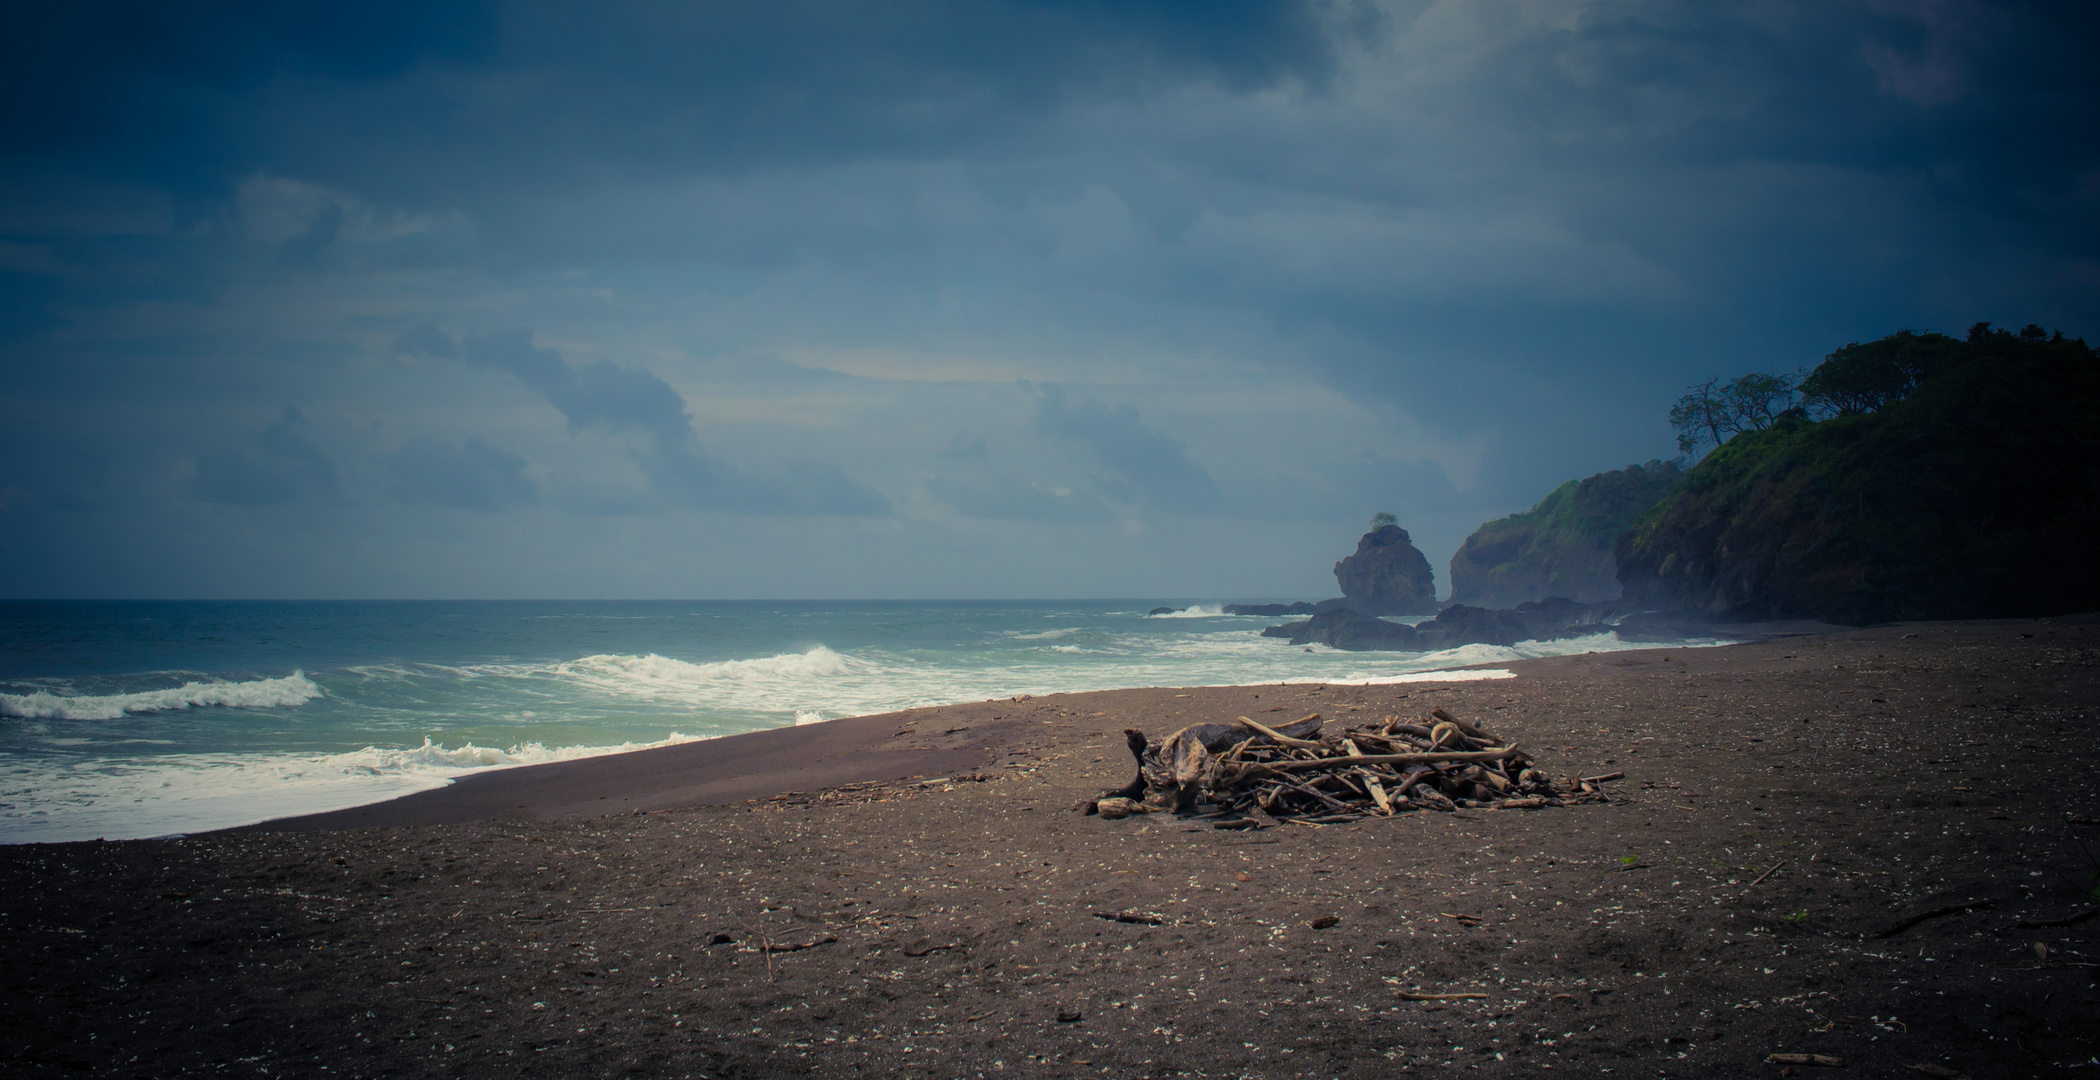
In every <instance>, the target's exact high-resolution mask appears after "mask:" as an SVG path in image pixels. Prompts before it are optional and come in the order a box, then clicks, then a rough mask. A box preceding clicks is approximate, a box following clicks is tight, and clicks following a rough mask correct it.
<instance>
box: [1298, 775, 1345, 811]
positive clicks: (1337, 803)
mask: <svg viewBox="0 0 2100 1080" xmlns="http://www.w3.org/2000/svg"><path fill="white" fill-rule="evenodd" d="M1283 785H1284V786H1285V787H1287V788H1290V789H1292V790H1294V791H1302V792H1304V793H1306V794H1307V795H1310V796H1312V797H1313V798H1315V799H1318V800H1320V801H1321V802H1323V803H1326V804H1327V805H1329V806H1331V807H1333V808H1335V809H1336V810H1347V809H1349V805H1348V804H1347V803H1344V802H1343V801H1341V800H1340V799H1337V798H1335V797H1333V796H1331V795H1329V794H1327V793H1326V792H1324V791H1321V790H1319V789H1317V788H1309V787H1306V786H1305V785H1304V784H1298V783H1293V782H1291V781H1290V780H1288V779H1286V780H1284V782H1283Z"/></svg>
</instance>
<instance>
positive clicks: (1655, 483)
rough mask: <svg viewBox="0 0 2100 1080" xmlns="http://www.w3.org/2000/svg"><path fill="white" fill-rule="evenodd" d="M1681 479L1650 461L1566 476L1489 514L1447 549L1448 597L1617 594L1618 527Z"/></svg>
mask: <svg viewBox="0 0 2100 1080" xmlns="http://www.w3.org/2000/svg"><path fill="white" fill-rule="evenodd" d="M1683 479H1684V470H1682V469H1680V468H1678V467H1677V465H1676V464H1675V463H1674V462H1664V461H1650V462H1648V463H1647V464H1645V465H1628V466H1627V467H1626V468H1624V469H1620V470H1617V471H1614V472H1603V473H1598V474H1597V475H1595V476H1592V477H1589V478H1588V479H1585V480H1579V481H1578V480H1570V481H1568V482H1567V483H1565V484H1562V485H1561V486H1560V487H1558V488H1555V489H1554V490H1553V493H1552V494H1550V495H1548V496H1546V497H1545V498H1544V499H1541V500H1539V503H1538V505H1537V506H1534V507H1532V508H1531V509H1529V510H1527V511H1525V512H1523V513H1521V514H1512V515H1510V516H1509V517H1506V518H1499V519H1497V520H1494V521H1490V522H1488V523H1487V524H1485V525H1482V526H1481V527H1480V528H1478V529H1476V530H1474V531H1473V535H1471V536H1468V537H1466V542H1465V543H1464V544H1462V545H1460V546H1459V549H1458V552H1457V554H1454V555H1453V556H1451V600H1452V602H1453V603H1460V604H1472V605H1477V606H1481V607H1513V606H1515V605H1517V604H1520V603H1524V602H1526V601H1531V600H1540V599H1543V598H1545V597H1549V596H1559V597H1567V598H1570V599H1573V600H1577V601H1580V602H1582V603H1586V604H1593V603H1600V602H1603V601H1609V600H1616V599H1618V598H1619V567H1618V562H1617V559H1616V558H1615V548H1616V545H1617V543H1618V539H1619V537H1620V535H1621V534H1623V533H1625V532H1626V530H1627V529H1629V528H1632V527H1633V524H1634V523H1635V522H1636V521H1638V520H1640V517H1641V515H1642V514H1644V513H1646V512H1647V511H1648V509H1649V508H1650V507H1652V506H1654V505H1655V504H1656V503H1657V502H1659V501H1661V500H1662V499H1663V497H1664V496H1666V495H1668V494H1669V493H1670V492H1671V490H1672V489H1674V488H1676V487H1677V485H1678V483H1679V482H1681V481H1682V480H1683Z"/></svg>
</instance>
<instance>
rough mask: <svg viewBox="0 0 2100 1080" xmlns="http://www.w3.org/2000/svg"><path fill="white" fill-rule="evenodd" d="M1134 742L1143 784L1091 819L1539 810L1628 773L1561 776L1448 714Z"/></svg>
mask: <svg viewBox="0 0 2100 1080" xmlns="http://www.w3.org/2000/svg"><path fill="white" fill-rule="evenodd" d="M1123 734H1124V735H1125V736H1126V737H1127V738H1128V739H1129V741H1130V752H1131V754H1132V755H1134V756H1135V757H1136V758H1137V764H1138V775H1137V779H1135V780H1132V781H1131V782H1130V783H1129V784H1128V785H1125V786H1124V787H1121V788H1118V789H1116V790H1114V791H1107V792H1103V793H1102V794H1101V797H1100V798H1097V799H1094V800H1091V801H1089V802H1087V803H1086V804H1085V805H1084V807H1083V809H1084V810H1085V812H1086V813H1089V814H1095V813H1098V814H1100V815H1101V816H1102V817H1105V818H1120V817H1128V816H1129V815H1131V814H1141V813H1178V814H1200V815H1204V816H1217V817H1219V818H1220V819H1221V820H1219V821H1217V822H1216V823H1215V824H1216V826H1217V827H1218V828H1221V829H1224V828H1243V829H1244V828H1255V827H1257V826H1258V825H1259V824H1260V821H1261V819H1262V818H1264V817H1269V818H1279V819H1294V820H1298V821H1306V822H1312V823H1316V824H1331V823H1334V822H1340V821H1352V820H1355V819H1357V818H1361V817H1366V816H1391V815H1393V814H1399V813H1404V812H1406V811H1409V810H1420V809H1427V810H1443V811H1452V810H1459V809H1463V808H1471V807H1497V808H1506V809H1524V810H1532V809H1537V808H1539V807H1544V806H1558V805H1561V804H1563V803H1565V802H1571V801H1578V800H1583V799H1586V798H1589V797H1592V796H1595V795H1597V793H1598V789H1597V787H1596V785H1597V784H1601V783H1603V782H1604V781H1606V780H1612V779H1617V778H1618V775H1619V774H1612V775H1610V776H1593V777H1584V778H1577V777H1562V778H1559V779H1552V778H1549V777H1547V776H1546V775H1545V774H1544V773H1542V772H1540V771H1539V770H1538V769H1536V768H1534V767H1532V764H1531V761H1530V758H1529V757H1528V756H1527V755H1526V754H1525V753H1524V752H1523V751H1522V750H1520V749H1518V748H1517V747H1516V745H1515V744H1514V743H1511V742H1509V741H1507V740H1505V739H1501V738H1498V737H1496V736H1494V735H1491V734H1489V733H1488V732H1486V731H1484V730H1482V729H1481V728H1478V727H1475V726H1474V725H1472V724H1468V723H1466V722H1465V721H1463V720H1460V719H1459V718H1458V717H1456V716H1453V715H1451V714H1450V713H1448V712H1446V711H1444V710H1443V709H1437V710H1435V711H1434V712H1432V713H1431V714H1430V715H1429V716H1427V717H1424V718H1423V719H1422V720H1421V721H1420V722H1415V723H1410V722H1406V721H1402V720H1401V719H1400V718H1398V717H1387V718H1386V719H1384V720H1383V721H1381V722H1379V723H1376V724H1369V725H1365V726H1362V727H1355V728H1350V729H1347V730H1345V731H1344V732H1343V733H1342V734H1340V735H1327V736H1324V737H1323V736H1322V735H1321V733H1320V714H1318V713H1314V714H1312V715H1311V716H1307V717H1305V718H1304V719H1301V720H1297V721H1293V722H1292V723H1288V724H1284V725H1281V726H1279V727H1274V728H1271V727H1267V726H1264V725H1262V724H1260V723H1257V722H1256V721H1253V720H1250V719H1248V718H1247V717H1244V716H1242V717H1240V718H1239V719H1238V720H1237V721H1236V722H1234V723H1230V724H1195V725H1192V726H1190V727H1185V728H1182V729H1181V730H1180V731H1177V732H1175V733H1173V734H1172V735H1169V736H1167V737H1166V738H1165V739H1163V740H1161V741H1159V742H1157V743H1154V742H1151V741H1149V740H1147V739H1146V738H1145V734H1144V733H1143V732H1141V731H1138V730H1135V729H1129V730H1126V731H1124V733H1123Z"/></svg>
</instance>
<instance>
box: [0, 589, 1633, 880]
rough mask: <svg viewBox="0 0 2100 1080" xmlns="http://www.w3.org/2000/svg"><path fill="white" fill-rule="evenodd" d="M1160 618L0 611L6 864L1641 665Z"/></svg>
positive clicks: (1118, 605)
mask: <svg viewBox="0 0 2100 1080" xmlns="http://www.w3.org/2000/svg"><path fill="white" fill-rule="evenodd" d="M1158 603H1159V602H1158V601H1041V602H1037V601H982V602H939V601H932V602H928V601H909V602H906V601H888V602H883V601H859V602H831V603H826V602H726V601H707V602H669V601H663V602H624V601H622V602H613V601H607V602H401V603H383V602H165V603H161V602H108V603H83V602H65V603H8V604H0V842H26V841H46V840H77V839H90V838H94V837H104V838H108V839H120V838H132V837H142V836H159V835H167V834H171V833H181V832H194V831H199V830H203V829H211V828H223V827H227V826H232V825H238V824H244V823H248V822H253V821H260V820H266V819H269V818H273V817H281V816H285V815H288V814H297V813H309V812H314V811H318V810H325V809H335V808H339V807H344V806H355V805H359V804H362V803H367V802H373V801H377V800H379V799H385V798H391V797H394V796H397V795H401V794H405V793H407V792H410V791H415V790H420V789H423V788H427V787H432V786H437V785H440V784H444V783H447V782H449V780H450V779H451V778H453V777H457V776H460V775H464V774H466V773H469V772H471V771H474V770H478V769H489V768H503V767H510V766H515V765H520V764H529V763H533V762H539V761H552V760H559V759H563V758H572V757H582V756H589V755H593V754H602V753H611V752H618V751H621V750H631V749H639V748H642V747H647V746H657V745H664V744H667V743H672V742H681V741H689V740H693V739H705V738H711V737H715V736H720V735H726V734H733V733H736V732H741V731H751V730H756V729H759V728H768V727H778V726H782V725H787V724H796V723H805V724H806V723H816V722H820V721H824V720H832V719H837V718H839V717H843V716H858V715H865V714H868V713H876V712H886V711H889V710H893V709H902V708H910V707H914V706H922V705H937V704H945V703H950V702H957V701H973V700H983V699H986V698H992V697H1007V696H1011V695H1014V694H1045V693H1057V692H1067V691H1082V690H1102V689H1112V688H1118V687H1131V686H1199V685H1233V684H1244V683H1262V682H1281V681H1294V682H1360V681H1366V680H1392V679H1403V678H1406V677H1408V676H1409V675H1410V674H1413V673H1419V672H1423V671H1432V670H1437V669H1443V668H1451V667H1456V666H1460V665H1468V664H1480V663H1494V662H1498V661H1503V660H1509V659H1516V658H1520V657H1525V656H1540V655H1550V654H1553V653H1563V652H1581V651H1585V650H1591V649H1610V648H1628V647H1633V646H1627V645H1622V644H1620V643H1619V642H1618V641H1617V639H1616V638H1615V637H1613V636H1612V635H1611V634H1609V633H1605V634H1601V635H1598V636H1595V637H1589V638H1582V639H1577V640H1572V641H1560V642H1551V643H1525V644H1521V645H1519V646H1518V647H1516V648H1513V649H1500V648H1492V647H1487V646H1468V647H1466V648H1462V649H1455V650H1449V651H1447V652H1442V653H1427V654H1411V653H1348V652H1338V651H1335V650H1331V649H1326V648H1319V647H1315V648H1312V649H1310V650H1307V649H1302V648H1292V647H1290V646H1288V645H1285V644H1283V643H1282V642H1280V641H1277V640H1276V639H1273V638H1263V637H1261V636H1260V632H1261V629H1262V628H1263V627H1265V626H1269V625H1273V624H1274V623H1275V622H1277V621H1278V620H1276V619H1272V618H1254V617H1235V616H1226V615H1221V614H1219V613H1218V608H1217V606H1216V605H1211V606H1208V607H1202V606H1198V607H1194V608H1190V609H1187V610H1182V611H1177V612H1176V613H1175V614H1174V615H1171V616H1149V615H1147V614H1146V611H1147V610H1148V609H1150V608H1151V607H1153V606H1156V605H1157V604H1158Z"/></svg>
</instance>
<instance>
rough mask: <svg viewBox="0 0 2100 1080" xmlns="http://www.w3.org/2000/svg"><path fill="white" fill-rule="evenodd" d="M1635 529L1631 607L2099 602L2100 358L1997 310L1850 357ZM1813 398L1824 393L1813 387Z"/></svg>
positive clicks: (1732, 443)
mask: <svg viewBox="0 0 2100 1080" xmlns="http://www.w3.org/2000/svg"><path fill="white" fill-rule="evenodd" d="M1804 389H1807V390H1809V391H1811V394H1812V395H1813V394H1815V393H1818V392H1820V393H1823V394H1824V395H1825V397H1824V398H1823V399H1822V400H1823V401H1824V402H1826V403H1829V402H1835V403H1836V404H1835V405H1834V406H1832V407H1829V411H1830V412H1834V413H1835V414H1836V415H1831V416H1829V418H1827V419H1823V420H1820V421H1819V420H1816V419H1813V418H1812V416H1811V415H1810V414H1809V412H1808V411H1807V410H1806V409H1803V408H1795V409H1791V410H1789V411H1788V412H1787V413H1785V414H1783V415H1781V416H1780V417H1779V418H1778V420H1777V421H1776V422H1774V423H1772V424H1771V425H1769V426H1768V427H1765V428H1762V429H1760V430H1750V431H1743V432H1741V433H1740V434H1736V435H1734V436H1733V437H1732V438H1729V439H1728V440H1727V441H1726V442H1723V443H1722V444H1721V445H1720V446H1718V447H1717V448H1716V449H1715V450H1714V451H1713V452H1712V453H1710V454H1709V455H1707V457H1706V458H1705V460H1703V461H1701V462H1700V463H1699V464H1698V465H1697V466H1696V467H1694V468H1693V469H1692V470H1691V471H1690V472H1689V474H1688V475H1687V476H1686V477H1685V480H1684V482H1683V484H1682V485H1681V486H1680V487H1679V488H1678V489H1677V491H1676V492H1675V493H1674V494H1673V495H1671V496H1670V497H1669V498H1667V499H1664V500H1663V501H1662V502H1661V503H1658V504H1657V505H1656V506H1655V507H1654V508H1652V509H1651V510H1649V511H1648V513H1647V514H1645V515H1644V516H1643V517H1642V518H1641V520H1640V521H1639V522H1638V523H1637V524H1636V525H1635V527H1634V528H1633V529H1632V530H1631V531H1629V532H1628V533H1626V535H1625V536H1623V537H1622V538H1621V539H1620V540H1619V543H1618V549H1617V562H1618V576H1619V580H1620V582H1621V583H1622V584H1623V586H1624V590H1625V592H1624V602H1625V603H1626V604H1628V605H1639V606H1646V607H1652V608H1661V609H1671V610H1681V611H1698V612H1702V613H1704V614H1706V615H1707V616H1709V617H1712V618H1715V619H1726V620H1749V619H1793V618H1811V619H1823V620H1826V621H1830V622H1838V623H1849V624H1854V625H1860V624H1866V623H1872V622H1882V621H1887V620H1892V619H1957V618H1981V617H2007V616H2039V615H2051V614H2059V613H2066V612H2078V611H2091V610H2095V609H2100V561H2096V560H2094V559H2093V557H2092V552H2093V550H2094V545H2095V542H2096V541H2095V538H2096V537H2100V355H2096V353H2095V352H2094V350H2093V349H2091V348H2089V347H2087V346H2086V344H2085V343H2084V342H2083V341H2077V340H2065V339H2063V338H2062V337H2061V336H2060V335H2059V336H2057V337H2055V338H2049V337H2047V336H2046V335H2045V334H2044V333H2043V331H2041V330H2040V329H2039V328H2037V327H2033V326H2030V327H2028V328H2027V329H2026V330H2023V331H2021V332H2020V333H2018V334H2012V333H2007V332H2005V331H1993V330H1990V329H1989V328H1988V327H1987V326H1985V325H1983V324H1979V325H1978V326H1977V327H1976V328H1975V329H1973V330H1971V331H1970V333H1969V337H1968V339H1967V340H1966V341H1956V340H1955V339H1953V338H1949V337H1944V336H1942V335H1938V334H1922V335H1920V334H1908V333H1906V334H1900V335H1895V336H1892V337H1890V338H1884V339H1882V340H1881V341H1878V342H1872V343H1869V344H1868V345H1864V346H1861V345H1852V346H1847V347H1846V348H1845V349H1841V350H1838V351H1837V352H1835V353H1832V354H1831V357H1830V358H1829V359H1828V360H1826V361H1825V363H1824V365H1823V366H1822V367H1819V368H1817V369H1816V372H1815V373H1814V374H1813V375H1811V376H1810V377H1809V380H1808V382H1807V383H1805V384H1804ZM1810 403H1811V404H1814V403H1815V398H1814V397H1813V396H1812V397H1811V401H1810Z"/></svg>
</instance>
